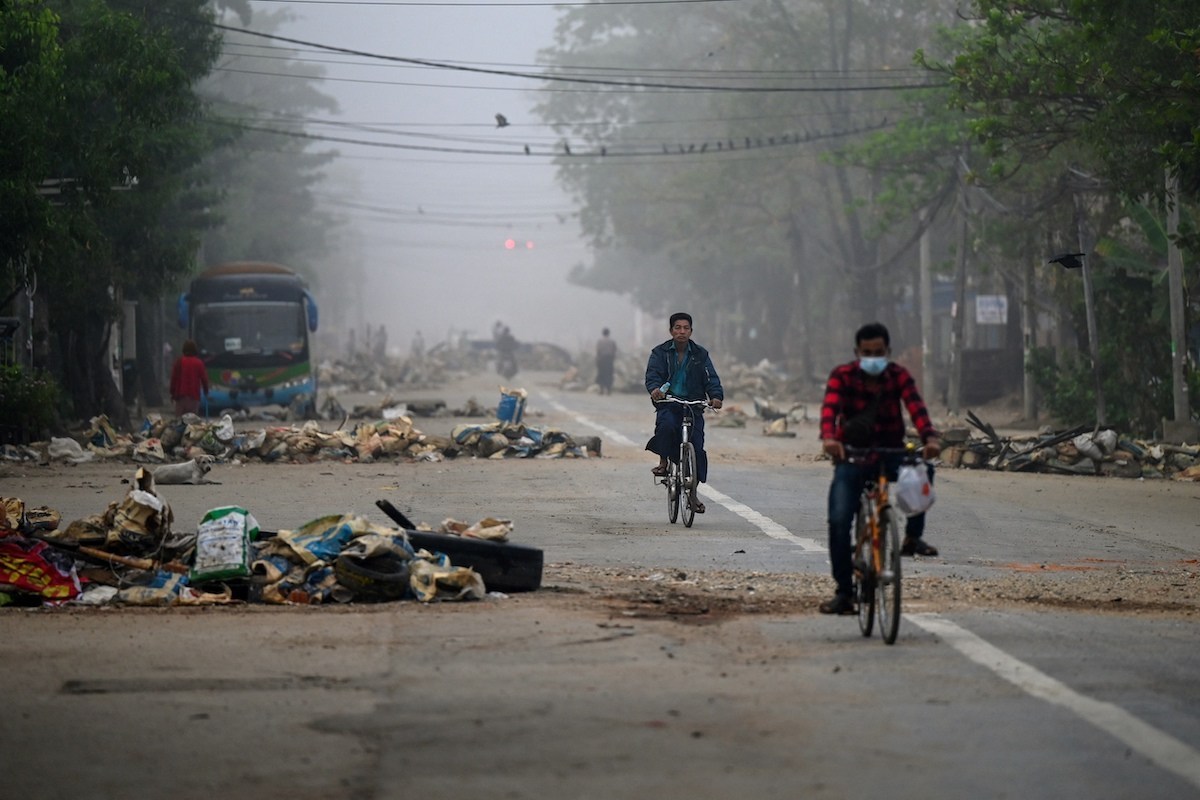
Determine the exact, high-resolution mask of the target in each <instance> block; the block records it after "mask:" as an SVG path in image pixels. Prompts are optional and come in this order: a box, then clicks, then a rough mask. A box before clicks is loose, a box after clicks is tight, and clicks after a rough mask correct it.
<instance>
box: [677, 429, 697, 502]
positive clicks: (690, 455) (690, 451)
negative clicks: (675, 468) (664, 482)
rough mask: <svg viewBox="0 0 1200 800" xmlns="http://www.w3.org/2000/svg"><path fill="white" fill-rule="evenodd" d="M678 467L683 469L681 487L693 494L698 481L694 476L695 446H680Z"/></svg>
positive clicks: (689, 443) (686, 444)
mask: <svg viewBox="0 0 1200 800" xmlns="http://www.w3.org/2000/svg"><path fill="white" fill-rule="evenodd" d="M679 465H680V466H681V467H683V487H684V488H685V489H687V490H688V491H689V492H691V493H693V494H694V493H695V491H696V487H697V486H698V485H700V479H699V476H698V475H697V474H696V446H695V445H694V444H692V443H691V442H684V443H683V444H682V445H680V450H679Z"/></svg>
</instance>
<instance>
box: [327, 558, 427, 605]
mask: <svg viewBox="0 0 1200 800" xmlns="http://www.w3.org/2000/svg"><path fill="white" fill-rule="evenodd" d="M333 574H334V575H335V576H337V582H338V583H340V584H341V585H342V586H344V587H345V588H347V589H349V590H350V593H351V594H353V595H354V599H355V600H357V601H360V602H364V603H386V602H389V601H392V600H400V599H403V598H404V597H405V596H406V595H407V594H408V593H409V582H408V576H409V572H408V560H407V559H405V558H400V557H399V556H391V555H388V556H377V557H376V558H365V559H360V558H355V557H353V556H338V557H337V559H336V560H335V561H334V562H333Z"/></svg>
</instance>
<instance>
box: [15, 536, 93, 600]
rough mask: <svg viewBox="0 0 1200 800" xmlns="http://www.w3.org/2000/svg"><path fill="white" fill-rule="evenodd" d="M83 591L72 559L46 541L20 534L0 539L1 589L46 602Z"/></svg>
mask: <svg viewBox="0 0 1200 800" xmlns="http://www.w3.org/2000/svg"><path fill="white" fill-rule="evenodd" d="M82 591H83V587H82V586H81V585H80V582H79V574H78V573H77V572H76V569H75V564H74V562H73V561H72V560H71V559H70V558H69V557H67V556H65V555H64V554H62V553H60V552H58V551H57V550H55V549H54V548H52V547H50V546H49V545H48V544H46V543H45V542H42V541H38V540H35V539H29V538H26V537H24V536H20V535H11V536H5V537H3V538H0V592H5V593H9V592H19V593H25V594H29V595H34V596H36V597H40V598H42V599H43V600H45V601H47V602H49V603H52V604H53V603H59V602H64V601H67V600H71V599H73V598H75V597H76V596H78V595H79V593H80V592H82Z"/></svg>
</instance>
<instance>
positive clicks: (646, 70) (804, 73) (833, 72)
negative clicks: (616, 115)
mask: <svg viewBox="0 0 1200 800" xmlns="http://www.w3.org/2000/svg"><path fill="white" fill-rule="evenodd" d="M222 47H223V48H228V47H253V48H258V49H260V50H277V51H279V52H281V53H324V52H326V51H324V50H320V49H316V50H307V49H296V48H294V47H281V46H278V45H269V44H255V43H253V42H234V41H230V40H225V41H224V42H223V44H222ZM223 52H226V54H227V55H229V56H232V57H235V58H263V59H273V60H285V61H296V62H298V63H304V64H345V65H350V66H368V65H369V64H370V62H369V61H341V60H330V59H317V58H296V57H295V56H292V55H263V54H260V53H229V52H227V51H225V50H224V49H223ZM438 62H439V63H442V64H455V65H465V66H488V67H519V68H521V69H534V68H541V67H545V66H547V65H545V64H521V63H514V62H508V61H463V60H460V59H449V58H443V59H438ZM392 66H397V67H400V68H404V69H429V68H428V67H419V66H414V65H412V64H396V65H392ZM552 66H553V67H554V68H555V69H559V70H571V71H579V72H596V73H600V74H604V73H629V72H635V73H640V74H644V75H646V74H649V75H659V74H662V75H682V76H687V75H691V76H693V77H705V78H711V77H717V78H719V77H729V76H741V75H748V76H766V77H771V76H778V77H790V78H814V79H815V78H830V77H833V78H851V77H857V78H863V77H867V78H877V77H882V76H885V75H886V76H896V75H900V76H904V75H913V76H922V75H928V74H929V71H928V70H925V69H921V68H919V67H899V68H884V67H864V68H861V69H728V70H718V69H712V68H710V67H706V68H704V69H693V68H687V67H622V66H590V65H581V64H555V65H552Z"/></svg>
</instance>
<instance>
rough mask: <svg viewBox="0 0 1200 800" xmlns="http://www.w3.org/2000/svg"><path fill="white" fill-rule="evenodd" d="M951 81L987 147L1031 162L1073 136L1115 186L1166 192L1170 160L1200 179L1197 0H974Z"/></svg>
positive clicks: (1195, 182) (957, 102) (945, 65)
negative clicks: (970, 21) (1155, 0)
mask: <svg viewBox="0 0 1200 800" xmlns="http://www.w3.org/2000/svg"><path fill="white" fill-rule="evenodd" d="M971 8H972V9H973V12H974V13H973V14H970V16H971V17H973V19H974V22H975V23H976V24H974V25H971V26H966V27H964V28H963V29H961V31H960V34H959V35H960V37H961V38H960V39H959V41H958V43H957V46H956V47H955V49H954V53H953V55H952V56H950V57H949V58H947V59H945V60H937V59H935V58H933V57H930V56H927V55H924V54H922V55H921V56H920V58H921V61H922V63H924V64H925V65H926V66H929V67H930V68H932V69H935V70H937V71H939V72H941V73H943V74H944V75H946V77H947V78H948V79H949V80H950V82H951V86H952V95H951V99H950V105H951V107H953V108H956V109H960V110H962V111H965V112H968V113H970V114H971V115H973V116H974V120H973V122H972V128H973V131H974V133H975V135H976V136H977V137H978V138H979V139H980V140H981V141H982V142H983V143H984V144H985V146H986V147H987V148H988V152H989V154H991V155H993V156H996V157H1003V158H1007V159H1010V160H1015V161H1026V162H1027V161H1036V160H1039V159H1041V158H1044V157H1045V156H1046V155H1047V154H1048V153H1050V152H1051V151H1053V150H1054V149H1056V148H1058V147H1060V146H1062V145H1065V144H1068V143H1073V144H1076V145H1079V146H1081V147H1082V148H1083V150H1084V151H1085V152H1086V153H1087V154H1088V158H1089V160H1090V161H1094V162H1095V164H1096V165H1097V168H1098V169H1099V171H1100V172H1101V173H1102V174H1103V176H1104V177H1105V178H1106V179H1107V180H1108V181H1109V182H1110V183H1111V185H1112V187H1113V189H1114V190H1116V191H1118V192H1121V193H1124V194H1127V195H1129V196H1141V195H1144V194H1155V195H1160V196H1161V194H1162V191H1163V178H1162V175H1163V168H1164V167H1165V166H1167V165H1173V166H1175V167H1178V168H1179V169H1180V170H1181V171H1182V173H1183V175H1184V185H1185V186H1187V187H1189V188H1192V189H1194V188H1196V187H1197V186H1200V154H1198V153H1197V150H1196V148H1195V142H1196V141H1197V140H1198V138H1200V91H1197V89H1198V88H1200V70H1198V69H1197V66H1196V58H1195V53H1196V47H1197V43H1198V42H1200V37H1198V35H1197V32H1198V31H1200V6H1197V5H1196V4H1194V3H1179V2H1174V3H1141V2H1131V1H1130V0H1017V2H1011V0H974V2H973V3H972V4H971Z"/></svg>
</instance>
